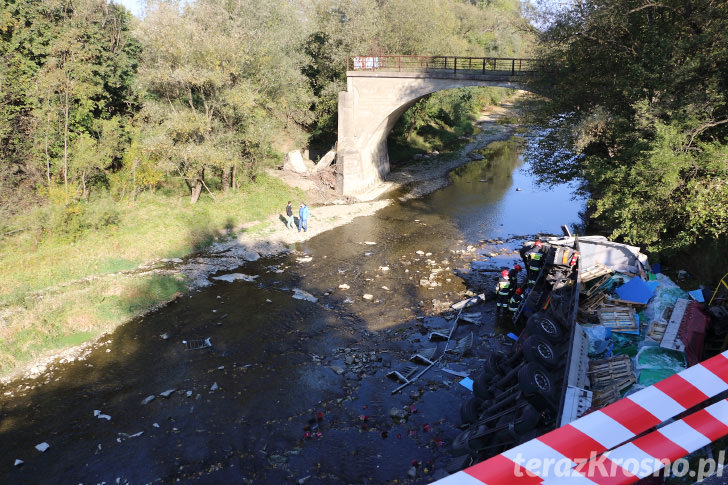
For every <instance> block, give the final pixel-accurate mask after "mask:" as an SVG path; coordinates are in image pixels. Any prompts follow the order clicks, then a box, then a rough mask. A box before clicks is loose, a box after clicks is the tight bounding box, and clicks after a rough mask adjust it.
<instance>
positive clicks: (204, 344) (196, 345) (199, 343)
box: [182, 337, 212, 350]
mask: <svg viewBox="0 0 728 485" xmlns="http://www.w3.org/2000/svg"><path fill="white" fill-rule="evenodd" d="M182 343H183V344H185V347H186V350H199V349H206V348H208V347H212V343H211V342H210V337H207V338H205V339H194V340H183V341H182Z"/></svg>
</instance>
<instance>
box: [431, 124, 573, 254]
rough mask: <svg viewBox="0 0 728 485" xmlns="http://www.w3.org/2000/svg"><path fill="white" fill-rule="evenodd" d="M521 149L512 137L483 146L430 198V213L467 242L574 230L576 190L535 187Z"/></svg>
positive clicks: (570, 187)
mask: <svg viewBox="0 0 728 485" xmlns="http://www.w3.org/2000/svg"><path fill="white" fill-rule="evenodd" d="M523 151H524V144H523V142H522V140H519V139H517V138H513V139H511V140H508V141H504V142H495V143H491V144H490V145H488V147H487V148H485V149H484V150H482V151H481V152H480V153H481V154H482V155H483V156H484V158H483V159H482V160H479V161H474V162H471V163H469V164H467V165H465V166H463V167H460V168H458V169H456V170H454V171H453V172H452V173H451V175H450V180H451V182H452V185H450V186H448V187H447V188H445V189H443V190H440V191H438V192H436V193H434V194H432V195H431V196H430V197H429V198H428V199H427V200H428V201H429V204H430V207H431V210H432V211H433V212H437V213H440V214H447V215H448V217H449V218H451V220H452V221H453V222H454V223H456V224H457V226H458V228H459V229H460V230H461V231H462V233H463V237H464V238H465V239H466V240H468V241H469V242H471V243H472V242H475V241H477V240H478V239H482V238H504V237H508V236H511V235H527V234H535V233H539V232H542V233H551V234H552V233H559V227H560V226H561V225H562V224H568V225H570V226H572V227H578V226H580V213H581V212H582V211H583V210H584V207H585V203H586V202H585V199H583V198H574V195H573V194H574V193H575V189H576V186H575V185H573V184H556V185H552V186H543V185H541V186H539V185H537V184H536V182H535V181H534V180H533V176H532V175H531V174H530V166H529V164H528V163H525V162H524V153H523Z"/></svg>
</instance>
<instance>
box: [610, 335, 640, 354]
mask: <svg viewBox="0 0 728 485" xmlns="http://www.w3.org/2000/svg"><path fill="white" fill-rule="evenodd" d="M611 340H612V355H622V354H624V355H629V356H630V357H634V356H635V355H637V350H638V348H639V347H638V346H639V344H640V342H641V341H642V337H640V336H639V335H630V334H626V333H613V334H612V336H611Z"/></svg>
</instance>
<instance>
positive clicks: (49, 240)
mask: <svg viewBox="0 0 728 485" xmlns="http://www.w3.org/2000/svg"><path fill="white" fill-rule="evenodd" d="M216 198H217V200H216V201H213V200H212V199H211V198H209V197H203V198H201V199H200V201H199V202H198V203H197V204H194V205H191V204H190V203H189V199H188V198H187V197H179V196H168V195H163V194H149V193H147V194H142V196H141V197H139V198H138V199H137V200H136V202H135V203H133V204H131V203H129V204H126V205H125V206H123V209H122V210H120V211H118V214H117V216H116V217H115V220H114V223H112V224H107V225H105V226H104V227H102V228H101V229H97V230H89V231H83V232H80V233H77V234H73V237H71V238H69V235H68V234H52V233H48V232H47V231H44V230H41V229H38V227H39V226H38V224H35V223H34V221H33V220H32V219H33V217H31V216H30V215H28V216H24V217H25V219H23V218H21V220H19V221H18V224H19V225H24V226H25V227H27V228H28V229H26V230H25V231H22V232H20V233H18V234H15V235H13V236H11V237H7V238H4V239H2V240H0V268H2V273H3V278H2V280H0V343H1V345H0V375H4V374H8V373H10V372H12V371H13V370H15V369H17V368H18V367H20V366H23V365H25V364H27V363H28V362H30V361H32V360H34V359H37V358H38V357H40V356H42V355H43V354H45V353H48V352H49V351H51V350H54V349H59V348H64V347H68V346H71V345H76V344H79V343H82V342H85V341H88V340H92V339H94V338H96V337H97V336H99V335H100V334H102V333H104V332H105V331H108V330H110V329H112V328H114V327H115V326H117V325H118V324H119V323H121V322H124V321H126V320H129V319H130V318H133V317H135V316H137V315H140V314H142V313H144V312H145V311H147V310H148V309H149V308H151V307H153V306H155V305H157V304H159V303H160V302H164V301H168V300H169V299H171V298H172V297H174V295H175V294H177V293H178V292H180V291H183V290H184V289H185V284H186V282H185V281H184V278H183V277H182V276H181V275H177V276H160V275H154V274H145V275H130V274H127V275H118V274H117V275H113V276H112V273H117V272H119V271H124V270H131V269H134V268H136V267H138V266H139V265H140V264H141V263H143V262H146V261H150V260H155V259H160V258H171V257H180V256H184V255H187V254H190V253H192V252H195V251H197V250H200V249H202V248H204V247H205V246H207V245H209V244H210V243H211V242H213V241H214V240H215V238H217V237H226V235H227V234H229V233H231V232H234V231H235V230H236V229H239V228H240V227H241V226H243V225H245V224H246V223H250V222H252V221H260V220H264V219H265V218H267V217H268V216H269V215H271V214H275V213H278V212H281V211H282V209H283V208H284V207H285V204H286V201H287V200H289V199H294V200H301V198H302V194H301V193H300V192H297V191H295V190H294V189H292V188H290V187H289V186H287V185H285V184H284V183H282V182H281V181H279V180H278V179H276V178H274V177H269V176H266V175H261V176H259V177H258V179H257V182H256V183H255V184H250V185H247V186H245V187H243V188H242V189H240V190H238V191H237V192H231V193H228V194H219V195H217V196H216ZM106 202H107V201H104V200H103V199H99V200H97V201H94V202H92V203H90V204H89V205H94V204H96V206H97V207H89V208H86V210H89V211H93V210H98V208H99V207H100V206H102V205H103V204H105V203H106ZM34 217H37V216H34Z"/></svg>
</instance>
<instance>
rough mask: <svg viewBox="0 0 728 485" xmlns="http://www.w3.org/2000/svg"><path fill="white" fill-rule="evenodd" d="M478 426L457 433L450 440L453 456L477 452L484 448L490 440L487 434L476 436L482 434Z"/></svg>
mask: <svg viewBox="0 0 728 485" xmlns="http://www.w3.org/2000/svg"><path fill="white" fill-rule="evenodd" d="M482 431H483V430H481V429H480V428H475V427H472V426H471V427H470V428H468V429H466V430H465V431H463V432H462V433H460V434H459V435H457V436H456V437H455V439H454V440H453V442H452V454H453V455H454V456H459V455H467V454H470V453H477V452H478V451H480V450H481V449H483V448H485V447H486V446H487V445H488V442H489V441H490V438H489V436H487V435H486V436H477V435H478V434H482Z"/></svg>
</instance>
